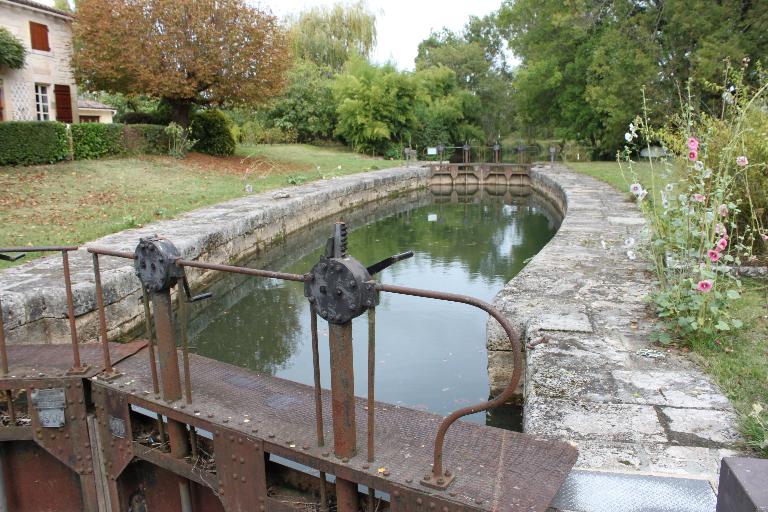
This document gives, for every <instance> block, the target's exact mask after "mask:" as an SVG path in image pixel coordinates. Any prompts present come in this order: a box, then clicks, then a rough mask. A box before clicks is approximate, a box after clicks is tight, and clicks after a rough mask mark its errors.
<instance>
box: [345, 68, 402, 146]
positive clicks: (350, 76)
mask: <svg viewBox="0 0 768 512" xmlns="http://www.w3.org/2000/svg"><path fill="white" fill-rule="evenodd" d="M334 98H335V99H336V103H337V105H338V106H337V109H336V113H337V115H338V125H337V126H336V132H335V133H336V135H338V136H339V137H341V138H342V139H344V140H345V141H346V142H347V143H348V144H350V145H352V147H353V148H355V149H356V150H360V151H371V152H377V153H383V152H384V151H386V150H387V149H388V147H389V145H390V144H391V143H392V142H403V141H407V138H408V136H409V135H410V129H411V128H412V127H413V126H414V123H415V119H416V118H415V111H414V104H415V101H416V85H415V84H414V82H413V80H412V78H411V77H410V76H409V75H407V74H406V73H399V72H398V71H397V70H396V69H395V68H394V67H393V66H391V65H385V66H381V67H377V66H373V65H371V64H369V63H368V62H366V61H364V60H362V59H360V58H357V59H352V60H350V61H349V63H347V67H346V69H345V72H344V73H343V74H341V75H339V76H338V77H337V78H336V81H335V83H334Z"/></svg>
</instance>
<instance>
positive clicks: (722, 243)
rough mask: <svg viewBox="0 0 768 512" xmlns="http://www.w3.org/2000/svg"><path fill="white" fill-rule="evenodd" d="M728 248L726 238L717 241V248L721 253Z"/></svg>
mask: <svg viewBox="0 0 768 512" xmlns="http://www.w3.org/2000/svg"><path fill="white" fill-rule="evenodd" d="M727 247H728V240H727V239H726V238H721V239H720V240H718V241H717V248H718V249H720V250H721V251H724V250H725V249H726V248H727Z"/></svg>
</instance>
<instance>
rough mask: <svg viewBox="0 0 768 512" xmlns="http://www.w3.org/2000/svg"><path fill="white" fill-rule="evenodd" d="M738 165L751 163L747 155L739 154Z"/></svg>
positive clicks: (743, 165) (744, 165) (742, 165)
mask: <svg viewBox="0 0 768 512" xmlns="http://www.w3.org/2000/svg"><path fill="white" fill-rule="evenodd" d="M736 165H738V166H739V167H746V166H747V165H749V160H747V157H745V156H744V155H741V156H737V157H736Z"/></svg>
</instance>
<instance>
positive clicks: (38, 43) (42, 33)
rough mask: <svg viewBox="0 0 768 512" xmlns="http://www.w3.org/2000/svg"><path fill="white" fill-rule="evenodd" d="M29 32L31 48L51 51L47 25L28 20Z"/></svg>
mask: <svg viewBox="0 0 768 512" xmlns="http://www.w3.org/2000/svg"><path fill="white" fill-rule="evenodd" d="M29 34H30V36H31V39H32V49H33V50H41V51H44V52H49V51H51V47H50V46H48V25H43V24H42V23H35V22H34V21H30V22H29Z"/></svg>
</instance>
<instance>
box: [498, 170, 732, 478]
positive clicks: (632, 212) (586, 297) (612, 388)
mask: <svg viewBox="0 0 768 512" xmlns="http://www.w3.org/2000/svg"><path fill="white" fill-rule="evenodd" d="M531 183H532V186H534V187H535V188H537V189H538V190H539V191H541V192H544V193H546V194H548V195H549V196H550V197H551V198H553V200H555V201H556V202H557V203H559V204H560V205H561V206H562V211H564V212H566V213H567V214H566V216H565V219H564V220H563V223H562V224H561V227H560V230H559V231H558V232H557V234H556V235H555V236H554V238H553V239H552V240H551V241H550V242H549V244H547V245H546V246H545V247H544V248H543V249H542V250H541V251H540V252H539V253H538V254H537V255H536V256H535V257H534V258H533V259H532V260H531V261H530V262H529V263H528V265H527V266H526V267H525V268H524V269H523V270H522V271H521V272H520V273H519V274H518V275H517V276H516V277H515V278H514V279H512V281H510V282H509V283H508V284H507V285H506V286H505V287H504V289H503V290H501V291H500V292H499V294H498V295H497V296H496V297H495V299H494V305H495V306H496V307H497V308H499V309H500V310H501V311H502V312H503V313H504V314H505V315H506V316H507V318H508V319H509V320H510V321H511V322H512V324H513V326H514V327H515V328H516V329H517V331H518V332H519V333H520V335H521V341H523V342H524V344H525V345H527V347H528V348H527V349H526V352H525V356H526V370H525V377H524V378H525V383H524V422H523V429H524V431H525V432H528V433H532V434H537V435H542V436H550V437H553V438H557V439H566V440H569V441H571V442H572V443H574V444H575V445H576V446H577V447H578V449H579V460H578V462H577V467H579V468H584V469H593V470H600V471H612V472H622V473H623V472H637V473H657V474H668V475H675V476H687V477H695V478H707V479H709V480H710V481H711V482H713V483H715V482H716V475H717V471H718V468H719V462H720V458H721V457H722V456H724V455H731V454H734V453H735V451H736V450H737V447H738V446H739V442H740V438H739V435H738V432H737V428H736V424H737V418H736V415H735V412H734V410H733V408H732V406H731V404H730V403H729V401H728V399H727V398H726V397H725V396H724V395H723V394H722V392H721V391H720V390H719V389H718V387H717V386H716V385H715V384H714V383H713V382H712V381H711V379H710V378H709V377H708V376H707V375H706V374H705V373H704V372H703V371H702V370H701V369H700V368H698V367H697V366H696V364H694V362H693V361H691V360H690V359H689V358H688V357H687V356H686V355H685V354H683V353H680V352H678V351H675V350H670V351H667V350H660V349H659V348H658V347H655V346H653V344H652V343H651V341H650V337H649V334H650V332H651V331H652V329H653V322H654V317H653V314H652V312H650V311H649V310H648V307H647V305H646V303H645V300H644V299H645V297H646V296H647V294H648V292H649V291H650V290H651V286H652V283H653V275H652V273H651V272H649V263H648V262H646V261H643V260H642V258H641V257H640V256H635V257H634V258H630V257H629V256H628V254H627V248H626V247H625V240H626V239H629V238H632V239H634V240H636V243H638V244H639V243H641V240H642V239H643V237H644V225H645V221H644V218H643V216H642V213H641V212H640V210H639V209H638V208H637V206H636V205H635V204H634V203H633V202H632V201H631V200H629V199H628V197H627V195H626V194H621V193H619V192H617V191H616V190H615V189H613V188H612V187H610V186H608V185H606V184H605V183H602V182H599V181H597V180H595V179H593V178H590V177H588V176H584V175H580V174H577V173H574V172H571V171H570V170H568V169H567V168H566V167H564V166H562V165H553V166H549V165H548V166H545V167H539V168H537V169H535V170H534V171H532V173H531ZM633 249H634V250H635V252H636V254H637V255H640V254H641V251H639V250H637V247H633ZM487 346H488V357H489V372H490V374H491V377H492V381H493V383H494V385H495V386H496V387H497V388H498V387H499V385H500V384H501V383H505V382H508V380H509V371H510V369H511V360H512V359H511V358H512V355H513V354H512V353H510V352H509V351H508V343H507V342H506V337H505V336H504V335H503V332H502V331H501V329H500V328H499V327H498V324H497V323H496V322H495V321H490V322H489V323H488V340H487Z"/></svg>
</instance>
